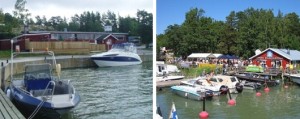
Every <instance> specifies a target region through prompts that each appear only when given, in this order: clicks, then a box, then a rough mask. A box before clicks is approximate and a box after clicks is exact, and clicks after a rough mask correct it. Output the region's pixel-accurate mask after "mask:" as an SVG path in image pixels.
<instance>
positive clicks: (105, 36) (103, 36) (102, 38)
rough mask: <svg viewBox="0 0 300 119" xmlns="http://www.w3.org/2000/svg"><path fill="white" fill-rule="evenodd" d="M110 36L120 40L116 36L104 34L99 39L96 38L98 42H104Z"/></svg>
mask: <svg viewBox="0 0 300 119" xmlns="http://www.w3.org/2000/svg"><path fill="white" fill-rule="evenodd" d="M109 36H112V37H114V38H115V39H117V40H119V39H118V38H116V37H115V36H114V35H112V34H103V35H101V36H99V37H98V38H96V40H97V41H102V40H104V39H106V38H108V37H109Z"/></svg>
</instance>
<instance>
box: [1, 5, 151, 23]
mask: <svg viewBox="0 0 300 119" xmlns="http://www.w3.org/2000/svg"><path fill="white" fill-rule="evenodd" d="M15 2H16V0H0V3H1V4H0V8H2V9H3V11H4V12H8V13H11V14H12V11H13V10H14V4H15ZM152 6H153V3H152V0H27V4H26V6H25V7H26V8H27V9H28V10H29V12H30V13H31V17H32V18H33V19H34V17H35V16H37V15H39V16H44V15H45V16H46V17H47V19H49V18H50V17H52V16H62V17H64V16H65V17H66V18H68V19H69V18H70V17H71V16H74V15H75V14H81V13H83V12H84V11H94V12H99V13H100V14H102V13H106V12H107V11H108V10H110V11H112V12H114V13H115V14H117V15H118V14H119V15H120V16H128V15H129V16H131V17H135V16H136V12H137V10H138V9H139V10H146V11H147V12H150V13H152V9H153V7H152Z"/></svg>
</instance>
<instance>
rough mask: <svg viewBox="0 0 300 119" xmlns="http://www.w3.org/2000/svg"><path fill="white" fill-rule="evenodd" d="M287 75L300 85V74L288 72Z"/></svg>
mask: <svg viewBox="0 0 300 119" xmlns="http://www.w3.org/2000/svg"><path fill="white" fill-rule="evenodd" d="M286 76H290V77H291V79H292V81H293V82H295V83H297V84H298V85H300V74H286Z"/></svg>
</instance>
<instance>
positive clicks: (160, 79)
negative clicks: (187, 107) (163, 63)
mask: <svg viewBox="0 0 300 119" xmlns="http://www.w3.org/2000/svg"><path fill="white" fill-rule="evenodd" d="M183 78H184V76H160V77H156V81H157V82H160V81H169V80H179V79H183Z"/></svg>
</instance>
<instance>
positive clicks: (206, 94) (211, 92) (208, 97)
mask: <svg viewBox="0 0 300 119" xmlns="http://www.w3.org/2000/svg"><path fill="white" fill-rule="evenodd" d="M213 96H214V93H213V91H211V90H208V91H205V99H206V100H211V99H212V97H213Z"/></svg>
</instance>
